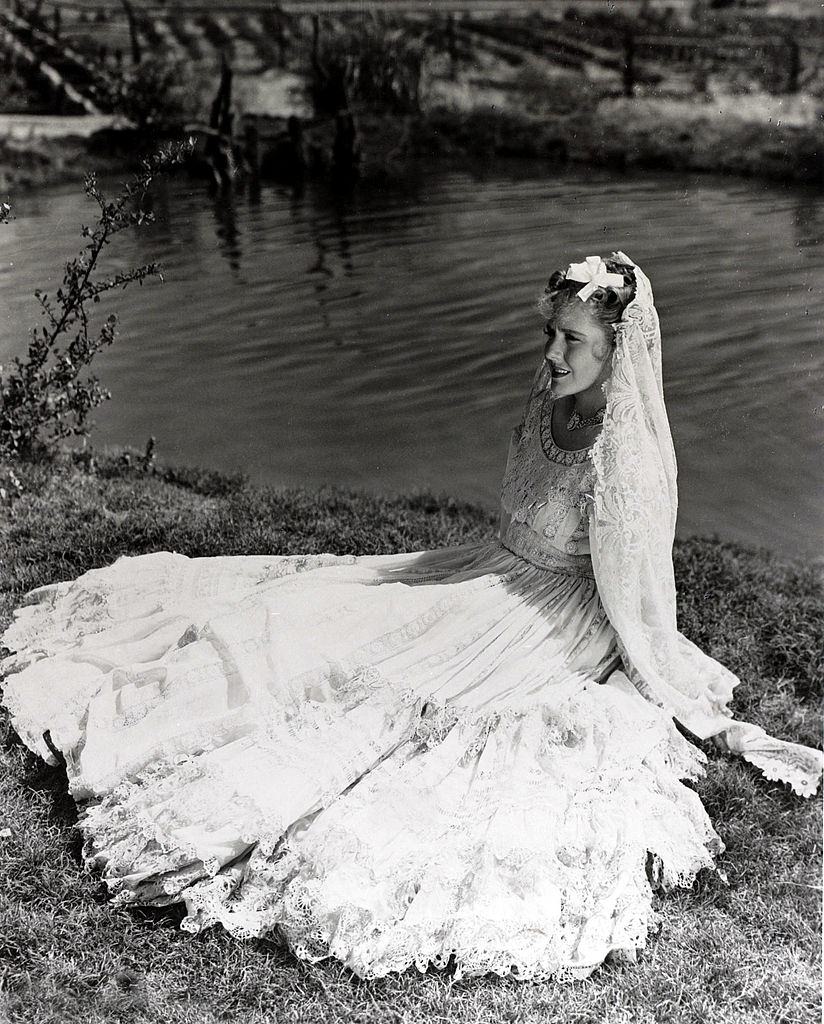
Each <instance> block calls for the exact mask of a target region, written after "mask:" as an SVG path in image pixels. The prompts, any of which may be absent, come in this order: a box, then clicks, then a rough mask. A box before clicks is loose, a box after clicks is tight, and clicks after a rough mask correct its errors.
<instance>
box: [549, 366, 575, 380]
mask: <svg viewBox="0 0 824 1024" xmlns="http://www.w3.org/2000/svg"><path fill="white" fill-rule="evenodd" d="M549 372H550V373H551V374H552V377H553V379H557V380H560V379H561V377H566V376H567V375H568V374H570V373H572V370H564V369H563V367H560V366H556V365H555V363H553V362H550V364H549Z"/></svg>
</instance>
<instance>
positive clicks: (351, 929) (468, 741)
mask: <svg viewBox="0 0 824 1024" xmlns="http://www.w3.org/2000/svg"><path fill="white" fill-rule="evenodd" d="M551 406H552V402H551V400H547V399H545V398H544V397H542V396H538V398H535V399H533V400H532V401H531V402H530V403H529V405H528V409H527V413H526V416H525V420H524V422H523V424H522V425H521V426H520V427H519V428H516V430H515V432H514V434H513V437H512V441H511V444H510V450H509V457H508V460H507V467H506V475H505V478H504V482H503V488H502V502H501V504H502V508H501V529H500V537H499V539H496V540H494V541H492V542H486V543H475V544H466V545H460V546H454V547H447V548H442V549H438V550H433V551H422V552H413V553H407V554H397V555H380V556H358V555H342V556H336V555H331V554H324V555H312V556H308V555H307V556H293V555H290V556H277V555H259V556H238V557H216V558H191V559H190V558H187V557H184V556H183V555H179V554H175V553H171V552H165V551H164V552H158V553H156V554H149V555H142V556H138V557H134V558H127V557H124V558H120V559H118V560H117V561H116V562H115V563H114V564H113V565H110V566H108V567H106V568H103V569H98V570H94V571H91V572H88V573H86V574H85V575H83V576H81V577H80V578H79V579H77V580H75V581H72V582H64V583H57V584H54V585H50V586H46V587H42V588H40V589H38V590H35V591H33V592H32V593H31V594H30V595H29V597H28V603H27V604H26V606H24V607H23V608H21V609H19V610H18V612H17V613H16V617H15V621H14V623H13V624H12V626H11V627H10V628H9V629H8V631H7V632H6V634H5V636H4V638H3V639H4V643H5V644H6V646H7V647H9V648H10V649H11V650H12V651H15V652H17V653H16V654H15V655H14V656H12V657H11V658H9V659H8V660H7V663H6V664H5V668H6V670H7V672H8V673H9V674H8V677H7V679H6V682H5V691H4V702H5V704H6V705H7V707H8V708H9V710H10V712H11V714H12V716H13V720H14V724H15V727H16V728H17V730H18V732H19V733H20V735H21V736H22V737H23V738H24V740H25V741H26V742H27V743H28V744H29V745H30V746H31V747H32V748H33V749H35V750H36V751H37V752H39V753H40V754H41V755H42V756H43V757H44V758H46V759H48V760H50V761H52V762H54V761H55V755H56V753H58V752H59V754H61V755H62V757H64V758H65V761H66V770H67V773H68V777H69V781H70V786H71V790H72V793H73V794H74V796H75V798H76V799H77V800H78V801H79V802H80V803H81V805H82V808H83V809H82V813H81V817H80V826H81V827H82V829H83V832H84V835H85V839H86V842H85V855H86V857H87V858H88V862H89V864H90V865H96V866H98V867H100V868H101V869H102V871H103V874H104V877H105V879H106V881H107V882H108V885H109V886H110V888H111V890H112V891H113V893H114V894H115V897H114V898H115V899H116V900H117V901H118V902H119V903H123V904H132V903H137V904H139V903H143V904H166V903H171V902H178V901H185V904H186V907H187V910H188V914H187V917H186V918H185V919H184V921H183V927H185V928H188V929H190V930H192V931H197V930H199V929H200V928H203V927H205V926H208V925H211V924H215V923H220V924H222V925H224V926H225V927H226V928H228V929H229V930H230V931H232V932H235V933H238V934H240V935H243V936H251V935H261V934H264V933H266V932H269V931H270V930H272V929H276V928H277V929H279V930H280V932H281V934H283V935H284V936H285V937H286V939H287V940H288V942H289V944H290V946H291V948H292V949H293V950H294V952H295V953H296V954H297V955H298V956H299V957H303V958H305V959H307V960H318V959H322V958H324V957H327V956H334V957H337V958H339V959H340V960H341V961H343V962H344V963H345V964H347V965H348V966H349V967H350V968H351V969H352V970H353V971H355V972H356V973H357V974H358V975H360V976H362V977H364V978H373V977H378V976H382V975H385V974H387V973H388V972H390V971H401V970H404V969H406V968H407V967H410V966H412V965H414V966H416V967H417V968H419V969H421V970H425V969H426V968H427V966H428V965H429V964H430V963H432V964H435V965H436V966H444V965H446V964H447V963H449V962H450V960H452V962H453V964H454V966H455V969H456V972H457V973H458V974H461V973H462V974H465V975H469V974H483V973H485V972H488V971H494V972H497V973H499V974H508V973H510V972H511V973H512V974H514V975H515V976H517V977H519V978H538V977H548V976H551V975H558V976H562V977H563V976H570V975H572V976H582V975H586V974H588V973H589V972H590V971H591V970H592V969H593V968H594V967H595V966H597V965H598V964H599V963H601V962H602V961H603V960H604V958H605V957H606V956H607V955H609V954H610V953H611V952H612V951H626V952H628V953H630V954H634V951H635V950H636V949H637V948H639V947H643V945H644V943H645V939H646V936H647V933H648V929H649V928H650V926H651V924H652V920H653V911H652V908H651V897H652V889H651V882H652V883H654V884H660V885H662V886H669V885H675V884H680V885H685V884H689V883H690V882H691V881H692V880H693V878H694V877H695V874H696V872H697V871H698V870H699V869H701V868H703V867H709V866H711V865H712V863H713V858H712V854H713V853H715V852H718V851H719V850H720V849H721V843H720V840H719V839H718V837H717V835H716V834H715V832H714V831H713V829H712V826H711V824H710V821H709V819H708V817H707V815H706V813H705V811H704V808H703V807H702V805H701V803H700V801H699V799H698V797H697V796H696V794H695V792H694V791H693V790H692V789H690V788H688V787H687V786H685V785H683V784H682V781H681V780H682V779H685V778H690V777H695V776H696V775H697V774H698V773H699V772H700V771H701V767H702V763H703V761H704V755H703V754H702V753H701V752H700V751H698V750H697V749H696V748H695V747H693V746H692V745H691V744H689V743H688V742H687V741H686V740H685V739H684V738H683V737H682V736H681V735H680V734H679V733H678V732H677V730H676V729H675V727H674V726H673V724H672V721H671V719H670V718H669V717H668V716H667V715H666V714H665V712H663V711H661V710H660V709H659V708H657V707H656V706H654V705H653V704H651V703H649V702H647V701H646V700H644V699H643V698H642V697H641V696H640V695H639V693H638V692H637V691H636V690H635V689H634V688H633V687H632V686H631V685H630V684H629V683H628V681H627V679H626V677H625V676H624V675H623V674H622V673H617V674H613V675H611V674H610V670H611V669H612V668H614V667H615V665H616V657H617V648H616V637H615V633H614V631H613V629H612V627H611V626H610V624H609V622H608V621H607V619H606V616H605V614H604V611H603V608H602V606H601V602H600V600H599V596H598V592H597V589H596V585H595V580H594V577H593V572H592V563H591V561H590V557H589V554H588V552H589V545H588V531H587V525H588V495H589V494H590V493H591V487H592V465H591V462H590V459H589V452H588V451H586V450H585V451H582V452H575V453H570V452H565V451H562V450H561V449H560V448H558V447H557V446H556V445H555V443H554V441H553V439H552V435H551V431H550V429H549V419H550V415H551Z"/></svg>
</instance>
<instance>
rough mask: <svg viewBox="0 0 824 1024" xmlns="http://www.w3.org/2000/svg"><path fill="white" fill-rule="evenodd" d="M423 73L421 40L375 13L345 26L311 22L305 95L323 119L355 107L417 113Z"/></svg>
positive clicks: (318, 20)
mask: <svg viewBox="0 0 824 1024" xmlns="http://www.w3.org/2000/svg"><path fill="white" fill-rule="evenodd" d="M423 70H424V50H423V46H422V45H421V43H420V41H419V40H416V39H414V38H411V37H410V35H409V32H408V30H404V29H403V28H402V27H400V26H396V25H394V24H393V23H392V22H391V21H389V20H386V19H383V18H380V17H378V16H375V15H373V16H365V17H364V18H363V19H360V20H358V22H357V23H347V24H340V23H329V22H326V21H324V22H321V19H320V18H319V17H318V16H315V18H314V19H313V37H312V47H311V56H310V61H309V68H308V75H307V92H308V96H309V99H310V101H311V103H312V106H313V108H314V110H315V113H316V114H317V115H318V116H319V117H323V116H330V115H334V114H336V113H338V112H339V111H340V110H347V109H351V108H352V107H353V106H358V107H363V108H366V109H370V110H380V111H384V112H390V113H395V114H409V113H415V112H417V111H418V110H419V109H420V102H421V81H422V76H423Z"/></svg>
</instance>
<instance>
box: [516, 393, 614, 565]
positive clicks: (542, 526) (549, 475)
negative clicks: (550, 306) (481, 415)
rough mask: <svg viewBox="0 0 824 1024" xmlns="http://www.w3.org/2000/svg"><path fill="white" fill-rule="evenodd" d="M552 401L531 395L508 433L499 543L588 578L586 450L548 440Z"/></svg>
mask: <svg viewBox="0 0 824 1024" xmlns="http://www.w3.org/2000/svg"><path fill="white" fill-rule="evenodd" d="M554 402H555V399H554V398H553V397H552V395H551V394H550V393H549V392H548V391H543V392H541V393H539V394H538V395H536V396H534V397H533V398H532V399H531V400H530V402H529V404H528V406H527V409H526V412H525V414H524V419H523V422H522V423H521V424H519V425H518V426H517V427H515V429H514V430H513V431H512V435H511V438H510V442H509V453H508V455H507V462H506V470H505V472H504V478H503V483H502V485H501V519H500V528H499V536H500V540H501V543H502V544H503V545H504V546H505V547H507V548H508V549H509V550H510V551H512V552H513V553H514V554H516V555H520V556H521V557H522V558H525V559H527V560H528V561H530V562H533V563H535V564H536V565H541V566H543V567H546V568H551V569H560V570H562V571H567V572H573V573H576V574H577V575H583V576H592V575H593V572H592V561H591V559H590V555H589V550H590V549H589V518H588V515H587V508H586V505H587V500H588V498H591V495H592V488H593V483H594V478H595V473H594V467H593V464H592V461H591V459H590V451H591V449H590V448H584V449H582V450H580V451H566V450H565V449H563V448H559V447H558V445H557V444H556V443H555V441H554V439H553V437H552V427H551V422H552V409H553V406H554Z"/></svg>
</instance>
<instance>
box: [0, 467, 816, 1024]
mask: <svg viewBox="0 0 824 1024" xmlns="http://www.w3.org/2000/svg"><path fill="white" fill-rule="evenodd" d="M18 475H19V477H20V481H21V484H22V494H21V495H20V496H19V497H16V498H15V499H14V500H13V502H12V503H11V504H8V503H7V505H6V507H5V509H4V513H5V514H4V515H3V516H2V517H0V559H2V566H3V572H2V576H0V626H1V625H5V623H6V622H7V621H8V619H9V617H10V615H11V611H12V609H13V607H14V606H15V604H17V603H18V601H19V600H20V598H21V596H22V594H23V592H24V591H25V590H27V589H29V588H30V587H34V586H37V585H39V584H41V583H45V582H48V581H52V580H55V579H67V578H71V577H74V576H76V575H78V574H79V573H81V572H83V571H85V570H86V569H88V568H91V567H93V566H98V565H103V564H106V563H109V562H111V561H113V560H114V559H115V558H116V557H117V556H118V555H120V554H125V553H130V554H137V553H141V552H148V551H154V550H159V549H173V550H177V551H180V552H183V553H185V554H189V555H210V554H218V553H223V554H243V553H262V552H283V553H288V552H299V551H307V552H308V551H335V552H340V553H346V552H363V553H377V552H387V551H401V550H418V549H420V548H427V547H435V546H439V545H444V544H453V543H460V542H463V541H467V540H471V539H481V538H487V537H491V536H492V535H493V533H494V525H495V524H494V517H493V516H491V515H490V514H488V513H486V512H482V511H479V510H478V509H476V508H474V507H473V506H471V505H468V504H464V503H461V502H456V501H453V500H451V499H448V498H446V497H445V496H443V495H429V494H417V495H412V496H406V497H402V496H395V497H369V496H366V495H364V494H359V493H355V492H349V491H343V490H339V489H324V490H321V491H319V492H308V491H303V490H290V491H275V490H269V489H258V488H252V487H250V486H248V485H247V484H246V482H245V481H244V480H243V479H242V478H240V477H226V476H222V475H220V474H216V473H210V472H201V471H198V470H174V469H157V470H153V471H151V472H146V471H143V470H142V469H141V468H140V460H139V458H137V457H131V458H124V457H123V455H122V454H121V455H115V456H107V457H102V458H100V459H99V460H97V461H96V462H94V463H88V464H87V465H86V466H85V467H84V466H80V465H76V464H75V463H74V462H73V461H72V460H69V459H66V458H64V459H63V460H62V461H61V462H60V463H59V464H58V465H57V466H51V467H50V466H43V465H41V466H31V467H26V468H24V469H23V470H18ZM2 482H3V470H2V467H0V484H2ZM676 574H677V579H678V584H679V592H680V599H681V606H680V607H681V628H682V629H683V630H684V632H685V633H687V635H688V636H690V637H691V638H692V639H693V640H695V641H696V642H698V643H700V644H701V645H702V646H703V647H704V648H705V649H706V650H708V651H709V652H710V653H711V654H713V655H715V656H716V657H719V658H720V659H721V660H723V661H724V662H725V663H726V664H727V665H729V667H730V668H732V669H733V670H734V671H736V672H737V673H738V674H739V675H740V676H741V678H742V686H741V687H740V688H739V692H738V693H737V695H736V701H735V706H736V708H737V710H738V711H739V713H740V714H741V715H742V716H747V717H749V718H750V720H752V721H756V722H758V723H759V724H762V725H764V726H765V727H766V728H768V729H769V730H770V731H772V732H774V733H775V734H776V735H779V736H785V737H788V738H793V739H799V740H801V741H803V742H807V743H811V744H816V743H817V741H818V736H819V731H818V729H819V727H818V717H817V713H816V703H815V701H816V699H817V698H818V697H819V696H820V691H821V684H822V678H821V677H822V671H821V666H820V664H819V663H818V662H817V661H816V659H817V657H819V652H820V651H821V650H822V646H824V645H823V644H822V640H823V639H824V623H823V622H822V611H821V609H822V601H821V598H822V593H821V586H822V584H821V579H820V576H819V574H817V573H816V572H815V571H814V570H812V569H810V568H805V567H802V566H799V565H793V564H790V563H788V562H786V561H781V560H779V559H777V558H774V557H773V556H771V555H770V554H769V553H768V552H765V551H755V550H748V549H745V548H743V547H740V546H738V545H734V544H727V543H722V542H720V541H718V540H714V539H695V540H689V541H684V542H680V543H679V544H678V545H677V547H676ZM2 731H3V733H4V738H3V743H2V746H0V862H2V868H0V1020H3V1019H8V1020H10V1021H21V1022H22V1021H32V1022H34V1021H36V1022H38V1024H50V1022H58V1021H61V1022H62V1021H73V1022H75V1021H83V1024H95V1022H98V1021H118V1022H119V1021H129V1022H131V1021H134V1022H151V1024H160V1022H163V1024H177V1022H180V1024H183V1022H192V1024H194V1022H198V1024H200V1022H209V1024H211V1022H218V1021H234V1020H238V1021H243V1022H244V1024H255V1022H263V1021H267V1022H277V1024H291V1022H315V1021H326V1022H329V1024H338V1022H344V1021H347V1022H350V1024H366V1022H367V1021H368V1022H369V1024H390V1022H392V1024H419V1022H420V1024H423V1022H424V1021H427V1022H428V1021H446V1020H450V1021H453V1022H455V1024H462V1022H470V1021H471V1022H479V1024H483V1022H493V1021H494V1022H495V1024H499V1022H509V1021H518V1022H525V1024H538V1022H542V1024H545V1022H549V1021H555V1020H557V1021H564V1022H565V1024H584V1022H590V1021H605V1022H609V1024H619V1022H620V1024H624V1022H627V1024H629V1022H631V1024H646V1022H653V1021H664V1020H666V1021H673V1022H684V1024H692V1022H695V1024H699V1022H700V1024H704V1022H706V1021H713V1022H714V1024H719V1022H735V1024H768V1022H769V1024H780V1022H786V1024H802V1022H804V1024H806V1022H812V1021H814V1020H818V1019H820V1012H821V1011H820V993H819V977H820V967H819V950H820V942H819V934H820V922H819V907H820V892H821V890H820V880H821V876H820V856H821V840H820V806H819V801H818V800H802V799H800V798H798V797H795V796H794V795H793V794H792V792H790V791H789V790H788V789H786V788H785V787H783V786H781V785H778V784H775V783H770V782H767V781H766V780H764V779H763V778H761V777H760V776H759V775H758V773H757V772H756V771H755V770H754V769H752V768H750V767H749V766H747V765H746V764H744V763H742V762H737V761H732V760H729V759H727V758H725V757H723V756H722V755H720V754H717V753H715V752H714V750H713V749H712V748H711V747H709V746H707V748H706V749H707V753H708V754H709V756H710V762H709V766H708V772H707V776H706V778H705V779H703V780H702V781H701V782H700V783H699V784H698V791H699V793H700V796H701V799H702V800H703V802H704V805H705V806H706V808H707V810H708V812H709V814H710V815H711V817H712V818H713V821H714V824H715V827H716V829H717V830H718V832H719V833H720V835H721V837H722V839H723V840H724V842H725V843H726V845H727V850H726V852H725V853H724V855H723V856H722V857H721V859H720V867H721V868H722V869H723V871H724V872H726V875H727V878H728V884H725V883H724V882H723V880H722V879H721V878H719V877H718V876H717V875H715V874H713V873H705V874H704V875H702V876H700V877H699V879H698V881H697V883H696V885H695V886H694V887H693V888H692V889H691V890H678V891H676V892H674V893H670V894H668V895H665V896H661V897H657V898H656V902H657V909H658V910H659V912H660V913H661V915H662V922H663V923H662V929H661V932H660V934H659V935H658V936H656V937H652V938H651V939H650V942H649V944H648V947H647V949H646V950H645V951H644V952H643V953H642V954H640V955H639V962H638V963H637V964H618V963H614V964H608V965H605V966H604V967H603V968H601V969H600V970H599V971H598V972H596V974H595V975H593V976H592V977H591V978H590V979H588V980H586V981H583V982H576V983H573V984H568V985H560V984H556V983H554V982H546V983H519V982H516V981H511V980H500V979H495V978H483V979H475V980H464V981H460V982H457V983H456V982H453V981H452V980H451V979H450V978H449V976H448V975H447V976H444V975H439V974H437V973H431V974H427V975H425V976H420V975H418V974H417V973H415V972H412V973H408V974H405V975H401V976H395V977H390V978H388V979H386V980H382V981H379V982H372V983H366V982H362V981H359V980H358V979H357V978H355V977H353V976H352V975H351V974H350V973H349V972H348V971H346V970H345V969H344V968H343V967H341V966H340V965H339V964H337V963H328V964H321V965H318V966H314V967H313V966H308V965H306V964H303V963H301V962H300V961H298V960H297V959H296V958H294V957H293V956H292V955H291V954H289V952H288V951H286V950H284V949H283V948H282V947H281V946H280V945H279V944H278V943H277V942H276V941H274V940H272V941H268V940H255V941H246V942H244V941H241V940H238V939H234V938H232V937H230V936H229V935H227V934H226V933H225V932H223V931H216V930H212V931H210V932H207V933H204V934H202V935H199V936H196V937H191V936H189V935H187V934H186V933H183V932H181V931H180V930H178V927H177V924H178V921H179V920H180V917H181V913H180V912H179V911H177V910H175V909H172V910H169V911H164V912H161V911H143V912H133V913H128V912H127V911H125V910H116V909H113V908H112V907H111V905H110V904H109V903H108V902H107V899H106V896H105V889H104V887H103V885H102V884H101V883H100V882H99V880H98V879H97V878H95V877H94V876H93V875H91V874H89V873H87V872H85V871H84V870H83V869H82V867H81V865H80V861H79V841H78V837H77V835H76V833H75V831H74V830H73V827H72V826H73V822H74V820H75V810H74V804H73V802H72V801H71V799H70V798H69V797H68V795H67V793H66V788H65V778H64V776H63V774H62V772H61V771H60V770H59V769H52V768H49V767H47V766H45V765H43V764H42V763H41V762H39V761H38V760H37V759H36V758H34V757H33V756H32V755H31V754H29V752H28V751H27V750H26V749H25V748H23V747H22V746H21V745H20V744H19V742H18V741H17V740H16V738H15V736H14V734H13V733H12V731H11V730H10V729H9V728H8V726H7V725H3V726H2ZM4 829H7V830H8V831H7V832H3V831H2V830H4Z"/></svg>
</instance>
